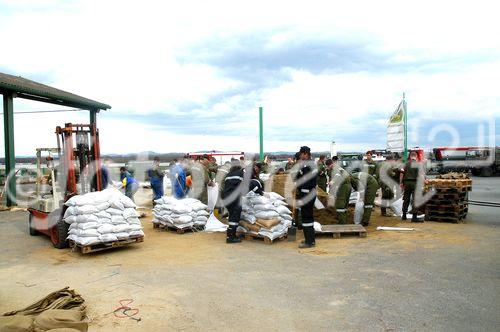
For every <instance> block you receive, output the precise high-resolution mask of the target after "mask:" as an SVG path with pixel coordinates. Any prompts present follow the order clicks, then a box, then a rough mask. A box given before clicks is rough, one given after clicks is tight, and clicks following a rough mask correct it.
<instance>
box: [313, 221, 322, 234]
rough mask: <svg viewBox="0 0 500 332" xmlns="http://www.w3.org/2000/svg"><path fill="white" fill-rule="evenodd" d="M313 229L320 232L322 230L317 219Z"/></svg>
mask: <svg viewBox="0 0 500 332" xmlns="http://www.w3.org/2000/svg"><path fill="white" fill-rule="evenodd" d="M313 227H314V231H315V232H321V231H322V228H321V224H320V223H319V222H317V221H315V222H314V226H313Z"/></svg>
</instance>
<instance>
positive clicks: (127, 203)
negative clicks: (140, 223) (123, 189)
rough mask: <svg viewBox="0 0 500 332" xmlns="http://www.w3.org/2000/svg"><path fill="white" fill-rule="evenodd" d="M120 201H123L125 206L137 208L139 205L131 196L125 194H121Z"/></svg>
mask: <svg viewBox="0 0 500 332" xmlns="http://www.w3.org/2000/svg"><path fill="white" fill-rule="evenodd" d="M120 201H121V202H122V204H123V206H124V207H125V208H133V209H135V208H137V205H135V203H134V202H133V201H132V200H131V199H130V198H128V197H127V196H125V195H123V194H122V195H121V196H120Z"/></svg>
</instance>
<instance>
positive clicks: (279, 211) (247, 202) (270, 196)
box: [238, 192, 292, 243]
mask: <svg viewBox="0 0 500 332" xmlns="http://www.w3.org/2000/svg"><path fill="white" fill-rule="evenodd" d="M242 210H243V212H242V214H241V219H242V221H241V222H240V226H239V227H238V233H240V234H245V235H248V237H247V238H248V239H250V238H261V239H264V241H265V242H266V243H272V242H273V241H274V240H276V239H283V238H286V236H287V234H288V228H290V226H291V225H292V212H291V211H290V209H288V207H287V206H286V202H285V199H284V198H283V196H281V195H279V194H277V193H274V192H270V193H266V195H265V196H260V195H257V194H255V193H253V192H250V193H248V194H247V195H246V196H245V197H244V198H243V205H242Z"/></svg>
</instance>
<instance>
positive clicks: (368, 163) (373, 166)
mask: <svg viewBox="0 0 500 332" xmlns="http://www.w3.org/2000/svg"><path fill="white" fill-rule="evenodd" d="M362 172H365V173H368V174H370V175H371V176H375V177H376V174H377V163H376V162H375V161H374V160H373V159H372V152H371V151H367V152H366V154H365V160H364V161H363V169H362Z"/></svg>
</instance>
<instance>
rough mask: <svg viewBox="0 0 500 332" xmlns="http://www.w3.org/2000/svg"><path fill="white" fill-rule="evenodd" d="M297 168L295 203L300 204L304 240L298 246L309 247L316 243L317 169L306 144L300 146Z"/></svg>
mask: <svg viewBox="0 0 500 332" xmlns="http://www.w3.org/2000/svg"><path fill="white" fill-rule="evenodd" d="M298 156H299V165H298V167H299V170H298V172H297V175H296V177H295V180H296V185H297V189H296V190H297V193H296V198H297V205H298V206H300V208H301V210H300V216H301V221H302V230H303V231H304V241H303V242H302V243H301V244H300V245H299V248H311V247H314V246H315V245H316V240H315V237H316V236H315V231H314V215H313V211H314V201H315V200H316V185H317V181H316V180H317V169H316V167H315V166H316V165H315V164H314V162H313V161H312V160H311V149H310V148H309V147H307V146H303V147H301V148H300V151H299V152H298Z"/></svg>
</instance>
